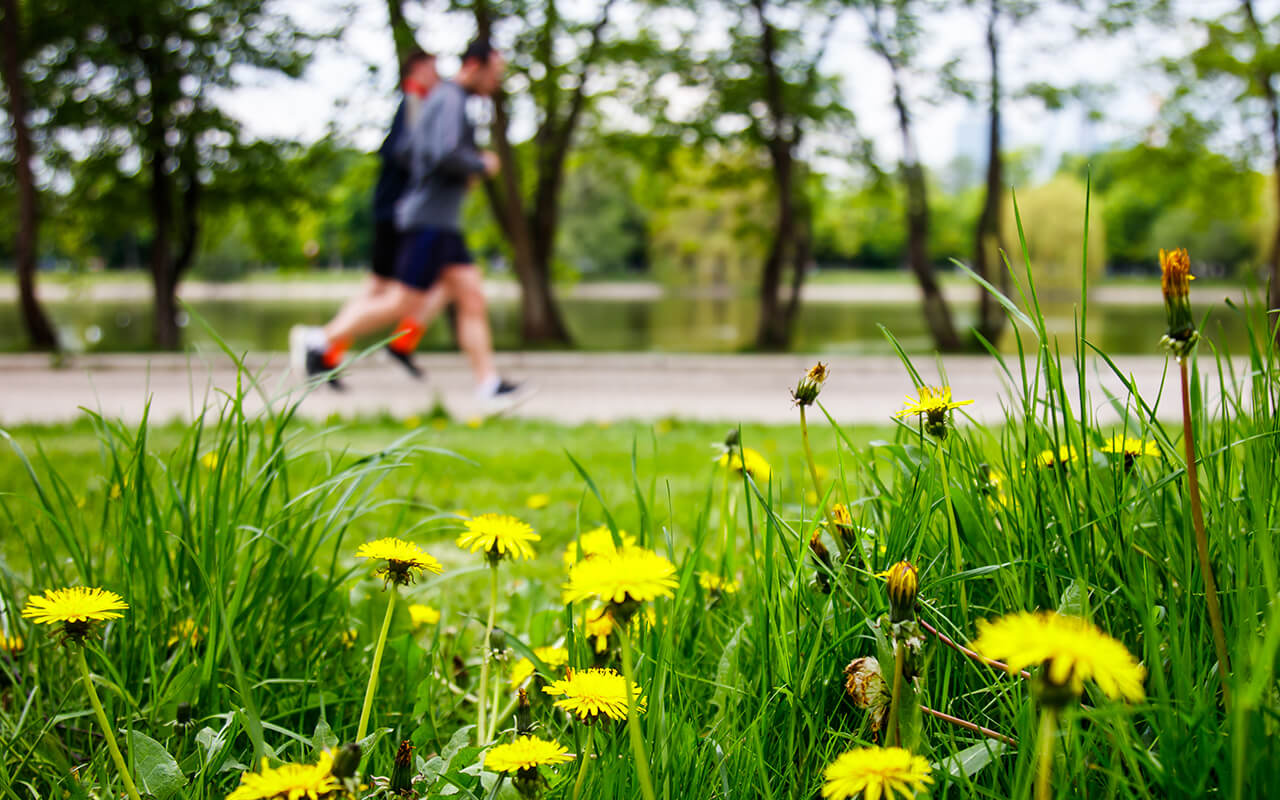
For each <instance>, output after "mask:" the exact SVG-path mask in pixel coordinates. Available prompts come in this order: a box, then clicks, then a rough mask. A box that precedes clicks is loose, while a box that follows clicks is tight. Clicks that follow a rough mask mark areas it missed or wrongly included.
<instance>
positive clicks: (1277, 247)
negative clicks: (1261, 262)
mask: <svg viewBox="0 0 1280 800" xmlns="http://www.w3.org/2000/svg"><path fill="white" fill-rule="evenodd" d="M1240 6H1241V9H1242V10H1243V11H1244V15H1245V20H1246V21H1247V22H1248V23H1249V28H1250V30H1251V31H1252V33H1253V36H1254V59H1255V60H1260V59H1261V53H1262V51H1263V49H1264V48H1265V47H1266V41H1265V39H1264V38H1263V35H1262V26H1261V25H1259V24H1258V16H1257V14H1255V13H1254V10H1253V2H1252V0H1242V2H1241V4H1240ZM1274 79H1275V73H1274V72H1273V71H1272V70H1271V69H1270V68H1269V67H1267V66H1263V67H1262V68H1261V69H1259V71H1258V76H1257V80H1258V84H1259V85H1260V86H1261V88H1262V92H1263V95H1264V97H1265V98H1266V101H1267V114H1268V117H1269V122H1270V132H1271V142H1270V144H1271V177H1272V180H1274V181H1275V192H1276V208H1277V210H1280V98H1277V97H1276V87H1275V85H1274V84H1273V83H1272V81H1273V80H1274ZM1275 226H1276V227H1275V230H1274V231H1273V232H1272V237H1271V251H1270V252H1269V253H1267V276H1268V277H1267V308H1268V309H1269V310H1271V309H1280V214H1278V215H1277V217H1276V222H1275ZM1277 322H1278V320H1277V318H1276V317H1274V316H1271V315H1268V317H1267V324H1268V325H1270V326H1271V327H1272V328H1273V329H1274V330H1275V337H1276V345H1277V346H1280V325H1278V324H1277Z"/></svg>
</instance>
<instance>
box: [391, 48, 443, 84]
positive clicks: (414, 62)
mask: <svg viewBox="0 0 1280 800" xmlns="http://www.w3.org/2000/svg"><path fill="white" fill-rule="evenodd" d="M435 59H436V57H435V56H434V55H432V54H431V53H428V52H427V51H426V50H423V49H422V48H421V47H415V48H413V49H412V50H410V51H409V53H408V54H407V55H406V56H405V57H404V60H403V61H401V62H400V77H401V79H404V78H407V77H408V76H409V73H410V72H413V69H414V67H416V66H418V65H419V64H421V63H423V62H424V61H435Z"/></svg>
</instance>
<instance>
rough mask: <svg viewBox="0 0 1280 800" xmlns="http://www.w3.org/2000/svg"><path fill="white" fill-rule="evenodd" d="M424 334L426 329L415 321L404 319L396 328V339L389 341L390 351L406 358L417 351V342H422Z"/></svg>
mask: <svg viewBox="0 0 1280 800" xmlns="http://www.w3.org/2000/svg"><path fill="white" fill-rule="evenodd" d="M425 332H426V328H424V327H422V325H421V324H420V323H419V322H418V321H417V320H416V319H412V318H410V317H405V318H404V319H402V320H400V324H399V325H397V326H396V338H394V339H392V340H391V349H392V350H395V351H396V352H397V353H400V354H401V355H406V356H407V355H409V354H410V353H412V352H413V351H414V350H417V349H418V342H420V341H422V334H423V333H425Z"/></svg>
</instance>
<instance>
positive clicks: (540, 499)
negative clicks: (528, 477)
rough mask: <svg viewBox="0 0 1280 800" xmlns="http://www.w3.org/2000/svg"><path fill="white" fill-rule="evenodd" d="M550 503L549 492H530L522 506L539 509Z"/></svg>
mask: <svg viewBox="0 0 1280 800" xmlns="http://www.w3.org/2000/svg"><path fill="white" fill-rule="evenodd" d="M549 505H551V495H549V494H531V495H529V496H528V497H526V498H525V499H524V507H525V508H528V509H532V510H534V511H539V510H541V509H544V508H546V507H547V506H549Z"/></svg>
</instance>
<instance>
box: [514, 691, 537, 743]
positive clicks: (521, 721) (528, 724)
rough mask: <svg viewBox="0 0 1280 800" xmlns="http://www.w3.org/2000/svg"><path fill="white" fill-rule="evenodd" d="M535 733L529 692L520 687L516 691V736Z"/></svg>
mask: <svg viewBox="0 0 1280 800" xmlns="http://www.w3.org/2000/svg"><path fill="white" fill-rule="evenodd" d="M531 733H533V707H532V706H531V705H529V692H528V691H526V690H524V689H520V690H519V691H517V692H516V736H528V735H529V734H531Z"/></svg>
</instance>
